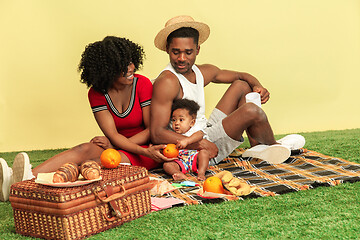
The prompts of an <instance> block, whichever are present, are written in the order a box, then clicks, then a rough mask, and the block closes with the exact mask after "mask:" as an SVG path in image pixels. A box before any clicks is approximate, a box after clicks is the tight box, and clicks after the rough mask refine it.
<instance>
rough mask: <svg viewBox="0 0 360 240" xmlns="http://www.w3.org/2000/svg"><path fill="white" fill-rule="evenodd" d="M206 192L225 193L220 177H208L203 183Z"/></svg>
mask: <svg viewBox="0 0 360 240" xmlns="http://www.w3.org/2000/svg"><path fill="white" fill-rule="evenodd" d="M203 189H204V192H212V193H224V187H223V184H222V181H221V179H220V178H218V177H215V176H212V177H208V178H207V179H206V180H205V182H204V184H203Z"/></svg>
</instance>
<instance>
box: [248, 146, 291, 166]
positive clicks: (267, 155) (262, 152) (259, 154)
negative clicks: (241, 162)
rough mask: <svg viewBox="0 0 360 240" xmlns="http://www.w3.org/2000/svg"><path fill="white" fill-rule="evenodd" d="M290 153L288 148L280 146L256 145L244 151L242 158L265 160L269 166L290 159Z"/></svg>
mask: <svg viewBox="0 0 360 240" xmlns="http://www.w3.org/2000/svg"><path fill="white" fill-rule="evenodd" d="M290 154H291V151H290V149H289V148H288V147H286V146H282V145H278V144H275V145H270V146H269V145H263V144H260V145H256V146H254V147H252V148H249V149H248V150H246V151H245V152H244V153H243V154H242V156H243V157H252V158H259V159H261V160H265V161H267V162H268V163H271V164H279V163H283V162H285V161H286V160H287V159H288V158H289V157H290Z"/></svg>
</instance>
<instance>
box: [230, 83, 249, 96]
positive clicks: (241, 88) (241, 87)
mask: <svg viewBox="0 0 360 240" xmlns="http://www.w3.org/2000/svg"><path fill="white" fill-rule="evenodd" d="M230 87H231V88H235V89H236V90H237V91H238V92H242V93H245V94H246V93H249V92H251V91H252V89H251V87H250V85H249V84H248V83H247V82H245V81H242V80H236V81H234V82H233V83H231V85H230Z"/></svg>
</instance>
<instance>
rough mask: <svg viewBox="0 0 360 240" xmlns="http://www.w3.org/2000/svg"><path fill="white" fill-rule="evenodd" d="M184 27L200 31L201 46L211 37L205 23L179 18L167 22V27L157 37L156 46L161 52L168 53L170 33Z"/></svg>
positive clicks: (186, 17)
mask: <svg viewBox="0 0 360 240" xmlns="http://www.w3.org/2000/svg"><path fill="white" fill-rule="evenodd" d="M182 27H191V28H194V29H196V30H198V31H199V45H200V44H202V43H203V42H205V41H206V39H208V37H209V35H210V28H209V26H208V25H206V24H205V23H201V22H195V20H194V19H193V18H192V17H190V16H185V15H184V16H177V17H174V18H171V19H170V20H169V21H167V22H166V23H165V27H164V28H163V29H162V30H161V31H160V32H159V33H158V34H157V35H156V37H155V40H154V43H155V46H156V47H157V48H158V49H160V50H163V51H166V39H167V37H168V36H169V34H170V33H172V32H173V31H175V30H177V29H179V28H182Z"/></svg>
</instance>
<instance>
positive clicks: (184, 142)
mask: <svg viewBox="0 0 360 240" xmlns="http://www.w3.org/2000/svg"><path fill="white" fill-rule="evenodd" d="M187 145H188V143H187V140H186V139H183V140H177V143H176V147H177V148H178V149H184V148H186V146H187Z"/></svg>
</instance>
